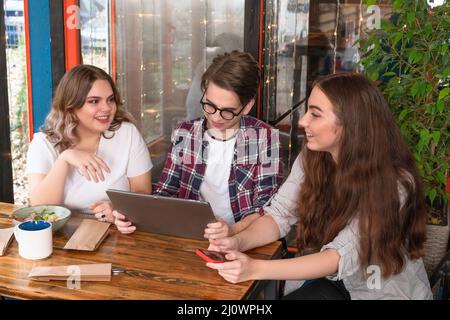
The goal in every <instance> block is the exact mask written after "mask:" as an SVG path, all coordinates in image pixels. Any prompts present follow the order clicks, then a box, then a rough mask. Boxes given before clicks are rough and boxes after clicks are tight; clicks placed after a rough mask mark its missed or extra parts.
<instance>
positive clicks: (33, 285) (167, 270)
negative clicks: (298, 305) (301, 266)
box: [0, 202, 280, 300]
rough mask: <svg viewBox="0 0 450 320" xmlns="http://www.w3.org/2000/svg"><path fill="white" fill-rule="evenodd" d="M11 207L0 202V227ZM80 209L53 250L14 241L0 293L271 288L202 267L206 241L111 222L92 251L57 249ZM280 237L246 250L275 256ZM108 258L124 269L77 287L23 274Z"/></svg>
mask: <svg viewBox="0 0 450 320" xmlns="http://www.w3.org/2000/svg"><path fill="white" fill-rule="evenodd" d="M14 208H15V206H14V205H12V204H7V203H1V202H0V228H6V227H10V226H12V221H11V219H10V218H9V217H8V216H9V215H10V214H11V213H12V211H13V210H14ZM84 218H88V216H87V215H85V214H72V217H71V219H70V220H69V221H68V223H67V224H66V225H65V226H64V228H63V229H61V230H60V231H58V232H56V233H55V234H54V237H53V254H52V255H51V256H50V257H49V258H47V259H44V260H39V261H33V260H26V259H23V258H21V257H20V256H19V254H18V247H17V242H16V241H15V240H14V241H13V242H12V243H11V245H10V246H9V248H8V249H7V251H6V253H5V255H4V256H3V257H0V296H6V297H12V298H18V299H107V300H110V299H170V300H172V299H223V300H228V299H249V298H250V299H253V298H258V297H261V293H262V292H264V289H267V288H270V290H271V293H272V295H271V296H267V295H266V298H275V296H274V295H273V293H274V292H275V291H276V283H275V282H273V281H246V282H243V283H238V284H231V283H229V282H227V281H225V280H224V279H223V278H222V277H221V276H219V275H218V274H217V272H216V271H215V270H212V269H209V268H208V267H206V266H205V263H204V262H203V260H201V259H200V258H199V257H198V256H197V255H196V254H195V253H194V251H195V249H197V248H207V246H208V243H207V241H198V240H190V239H184V238H178V237H171V236H164V235H158V234H152V233H146V232H135V233H134V234H131V235H122V234H121V233H120V232H119V231H117V229H116V228H115V227H114V226H111V227H110V230H109V236H108V237H107V238H106V239H105V240H104V242H103V243H102V244H101V246H100V248H99V249H98V250H97V251H95V252H87V251H71V250H64V249H62V248H63V247H64V245H65V243H66V242H67V240H68V239H69V238H70V236H71V235H72V234H73V232H74V231H75V229H76V228H77V226H78V225H79V223H80V221H81V220H82V219H84ZM279 253H280V242H278V241H277V242H274V243H272V244H270V245H267V246H264V247H261V248H257V249H254V250H252V251H250V252H249V255H250V256H251V257H254V258H259V259H271V258H274V257H278V255H279ZM88 263H112V266H113V268H122V269H124V270H125V272H124V273H119V274H113V275H112V278H111V281H109V282H87V281H82V282H81V288H80V289H69V288H67V285H66V281H49V282H41V281H35V280H30V279H28V278H27V276H28V274H29V272H30V271H31V269H32V268H33V267H35V266H59V265H76V264H88Z"/></svg>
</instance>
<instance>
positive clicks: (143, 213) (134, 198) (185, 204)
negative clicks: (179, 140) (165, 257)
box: [106, 189, 216, 240]
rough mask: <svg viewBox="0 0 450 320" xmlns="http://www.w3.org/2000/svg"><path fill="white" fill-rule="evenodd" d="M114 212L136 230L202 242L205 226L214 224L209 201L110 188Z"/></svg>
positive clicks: (108, 192) (109, 193)
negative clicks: (130, 223) (118, 213)
mask: <svg viewBox="0 0 450 320" xmlns="http://www.w3.org/2000/svg"><path fill="white" fill-rule="evenodd" d="M106 193H107V195H108V197H109V199H110V200H111V202H112V203H113V206H114V209H115V210H117V211H119V212H121V213H123V214H124V215H125V216H126V217H127V218H128V219H129V220H130V221H131V222H132V223H133V225H135V226H136V230H138V231H147V232H152V233H159V234H166V235H170V236H177V237H183V238H189V239H198V240H205V238H204V236H203V235H204V231H205V228H206V225H207V224H208V223H211V222H215V221H216V219H215V217H214V213H213V211H212V209H211V206H210V204H209V203H208V202H205V201H197V200H187V199H179V198H171V197H163V196H157V195H149V194H141V193H134V192H126V191H120V190H113V189H109V190H107V191H106Z"/></svg>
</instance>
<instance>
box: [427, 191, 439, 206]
mask: <svg viewBox="0 0 450 320" xmlns="http://www.w3.org/2000/svg"><path fill="white" fill-rule="evenodd" d="M436 195H437V192H436V190H435V189H431V190H430V191H429V192H428V199H430V202H431V203H433V202H434V199H436Z"/></svg>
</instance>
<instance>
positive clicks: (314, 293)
mask: <svg viewBox="0 0 450 320" xmlns="http://www.w3.org/2000/svg"><path fill="white" fill-rule="evenodd" d="M281 299H282V300H351V298H350V293H349V292H348V291H347V289H345V286H344V283H343V282H342V281H331V280H328V279H326V278H320V279H315V280H313V281H310V282H308V283H306V284H304V285H303V286H301V287H300V288H298V289H297V290H295V291H293V292H291V293H289V294H288V295H286V296H284V297H283V298H281Z"/></svg>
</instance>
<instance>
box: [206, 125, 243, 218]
mask: <svg viewBox="0 0 450 320" xmlns="http://www.w3.org/2000/svg"><path fill="white" fill-rule="evenodd" d="M203 138H204V139H205V140H206V141H208V143H209V145H208V148H209V151H208V163H207V164H206V170H205V175H204V177H203V182H202V184H201V186H200V196H201V198H202V199H203V200H205V201H207V202H209V203H210V205H211V208H212V210H213V212H214V215H215V216H216V218H220V219H222V220H224V221H225V222H226V223H228V224H234V223H235V221H234V216H233V211H232V210H231V204H230V193H229V190H228V179H229V177H230V170H231V164H232V162H233V155H234V145H235V144H236V136H235V137H234V138H232V139H229V140H227V141H221V140H216V139H213V138H211V137H210V135H209V134H208V133H207V132H205V134H204V137H203Z"/></svg>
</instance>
